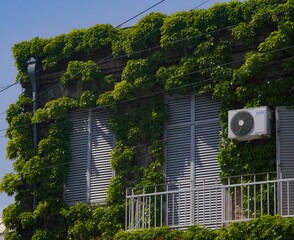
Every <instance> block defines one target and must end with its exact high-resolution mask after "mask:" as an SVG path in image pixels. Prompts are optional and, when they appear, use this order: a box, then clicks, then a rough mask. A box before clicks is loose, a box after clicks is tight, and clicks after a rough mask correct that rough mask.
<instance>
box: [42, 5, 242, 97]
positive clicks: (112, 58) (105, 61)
mask: <svg viewBox="0 0 294 240" xmlns="http://www.w3.org/2000/svg"><path fill="white" fill-rule="evenodd" d="M164 1H165V0H164ZM209 1H210V0H206V1H204V2H202V3H201V4H199V5H197V6H196V7H194V8H192V9H191V10H195V9H196V8H198V7H200V6H202V5H203V4H205V3H207V2H209ZM161 2H163V1H161ZM161 2H159V3H161ZM159 3H157V4H155V5H156V6H157V5H158V4H159ZM155 5H153V6H152V7H154V6H155ZM142 13H143V12H142ZM237 25H238V24H235V25H231V26H227V27H225V28H220V29H217V30H212V31H209V32H206V33H202V34H198V35H195V36H192V37H189V38H184V39H181V40H178V41H175V42H171V43H170V45H172V44H175V43H180V42H182V41H186V40H190V39H193V38H196V37H201V36H205V35H209V34H212V33H214V32H219V31H222V30H225V29H229V28H232V27H235V26H237ZM119 26H120V25H118V26H117V27H119ZM117 27H116V28H117ZM158 30H160V28H157V29H155V30H153V31H152V32H150V33H148V34H147V35H144V37H142V38H139V39H137V40H136V41H135V42H134V43H136V42H139V41H141V40H142V39H145V38H146V37H148V36H149V35H151V34H153V33H154V32H156V31H158ZM158 48H161V46H160V45H158V46H155V47H152V48H148V49H143V50H139V51H136V52H133V53H132V54H130V55H128V54H124V55H120V56H118V57H117V56H114V55H113V54H110V55H109V56H107V57H105V58H103V59H101V60H99V61H94V63H95V64H97V65H98V64H102V63H107V62H110V61H112V60H114V59H115V60H117V59H121V58H125V57H129V56H132V55H136V54H140V53H144V52H148V51H151V50H155V49H158ZM40 71H41V70H40ZM78 74H79V72H78V73H76V74H74V75H73V76H72V77H74V76H76V75H78ZM60 84H62V83H61V82H59V83H57V84H55V85H53V86H51V87H50V88H48V89H46V90H44V91H42V92H39V93H38V94H37V96H40V95H41V94H43V93H45V92H47V91H50V90H51V89H54V88H55V87H57V86H59V85H60Z"/></svg>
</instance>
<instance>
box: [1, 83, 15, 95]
mask: <svg viewBox="0 0 294 240" xmlns="http://www.w3.org/2000/svg"><path fill="white" fill-rule="evenodd" d="M16 84H18V82H15V83H12V84H10V85H8V86H6V87H3V88H2V89H1V90H0V93H1V92H4V91H5V90H7V89H8V88H11V87H13V86H14V85H16Z"/></svg>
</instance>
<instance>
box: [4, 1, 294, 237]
mask: <svg viewBox="0 0 294 240" xmlns="http://www.w3.org/2000/svg"><path fill="white" fill-rule="evenodd" d="M293 33H294V1H293V0H249V1H246V2H239V1H231V2H229V3H218V4H215V5H214V6H213V7H211V8H209V9H208V10H203V9H201V10H199V9H196V10H191V11H188V12H178V13H175V14H172V15H170V16H166V15H164V14H162V13H151V14H149V15H148V16H146V17H144V18H143V19H141V20H140V21H139V22H138V23H137V24H136V25H134V26H133V27H131V28H127V29H120V28H114V27H112V26H111V25H109V24H102V25H96V26H93V27H92V28H89V29H80V30H77V29H75V30H73V31H71V32H70V33H68V34H63V35H60V36H57V37H54V38H50V39H40V38H34V39H32V40H31V41H27V42H21V43H17V44H15V46H14V47H13V54H14V57H15V64H16V67H17V68H18V71H19V73H18V76H17V81H19V82H20V83H21V84H23V86H24V87H25V88H26V91H25V93H24V94H22V95H21V96H20V98H19V100H18V101H17V102H16V103H15V104H12V105H11V106H10V107H9V109H8V110H7V121H8V124H9V128H8V130H7V137H8V138H9V142H8V145H7V158H9V159H12V160H14V170H15V172H14V173H8V174H7V175H6V176H5V177H4V178H3V179H2V181H1V185H0V188H1V191H3V192H6V193H7V194H8V195H15V203H14V204H12V205H10V206H8V207H7V208H6V209H5V210H4V211H3V220H4V223H5V225H6V227H7V229H9V230H10V231H11V232H10V233H9V235H7V237H6V238H7V239H31V238H32V239H65V238H66V237H67V238H68V239H73V238H80V237H82V238H83V239H94V238H95V237H97V236H101V235H102V234H104V236H113V235H114V234H115V232H117V231H118V230H119V229H121V228H123V221H124V193H125V188H126V187H130V186H140V185H143V186H148V185H152V184H158V183H162V182H163V181H164V173H163V165H164V155H163V152H164V139H163V134H162V133H163V126H164V122H165V121H166V118H167V114H166V106H165V104H164V95H165V94H171V95H172V94H185V93H188V92H191V91H194V92H197V93H198V94H210V95H212V97H214V98H217V99H220V100H221V101H222V109H221V112H220V120H221V127H222V129H223V130H222V132H221V135H222V142H221V143H220V153H219V164H220V167H221V169H222V172H221V175H222V176H230V175H237V174H247V173H254V172H255V173H256V172H264V171H273V170H275V138H274V136H273V137H272V139H270V140H265V141H260V142H258V143H237V144H236V143H233V142H232V141H231V140H229V139H227V111H228V110H229V109H234V108H242V107H254V106H261V105H268V106H270V107H272V108H274V107H275V106H280V105H286V106H290V105H293V104H294V98H293V94H294V87H293V82H294V81H293V80H294V79H293V71H294V59H293V55H294V47H293V45H294V39H293ZM237 52H238V53H239V55H235V53H237ZM30 57H35V58H37V59H38V60H39V61H41V63H42V71H43V73H46V74H50V73H53V72H61V73H62V75H61V76H60V84H64V86H69V85H74V84H76V83H77V82H78V81H82V82H84V83H90V84H89V85H88V88H87V89H86V90H85V91H84V92H83V93H82V94H81V96H80V97H78V98H74V97H61V98H60V99H55V100H53V101H50V102H48V103H46V104H44V106H41V108H40V109H39V110H38V111H37V112H36V113H35V114H34V116H32V113H31V104H32V103H31V100H30V97H29V95H30V94H29V87H28V76H27V73H26V71H27V70H26V68H27V64H26V62H27V60H28V59H29V58H30ZM116 60H121V61H124V62H125V66H124V69H123V71H122V73H121V75H120V76H117V75H111V74H107V73H105V72H104V71H103V69H102V67H101V66H100V63H102V62H103V63H105V62H111V61H116ZM91 84H92V85H91ZM93 85H95V88H92V87H91V86H93ZM126 106H128V107H126ZM87 107H113V108H116V109H117V112H116V114H115V115H114V116H113V118H112V119H111V121H110V123H109V126H110V128H111V129H112V131H113V132H114V133H115V135H116V138H117V144H116V147H115V148H114V149H113V151H112V153H111V165H112V167H113V169H115V170H116V173H117V174H116V176H115V177H114V178H113V179H112V180H111V183H110V186H109V188H108V196H107V200H106V204H107V205H106V206H105V207H103V208H102V207H100V206H93V207H91V208H88V207H85V206H84V205H80V204H77V205H75V206H73V207H70V208H69V207H67V206H66V205H65V204H64V203H63V200H62V184H63V182H64V181H65V179H66V176H67V169H68V162H69V160H70V150H69V134H70V124H68V117H67V113H68V111H70V110H71V109H76V108H87ZM130 109H131V110H130ZM32 123H38V124H40V126H42V127H43V130H44V131H43V132H42V138H41V140H40V142H39V145H38V149H33V143H32ZM144 151H145V152H146V151H148V152H149V159H148V164H147V165H146V166H142V164H141V163H140V159H139V157H138V156H140V154H139V153H142V152H144ZM44 176H46V178H44ZM34 184H37V186H38V188H37V190H35V189H34ZM34 194H37V196H38V200H39V202H38V205H37V207H36V209H35V210H34V209H32V202H33V195H34ZM34 228H35V229H34ZM34 230H35V231H34Z"/></svg>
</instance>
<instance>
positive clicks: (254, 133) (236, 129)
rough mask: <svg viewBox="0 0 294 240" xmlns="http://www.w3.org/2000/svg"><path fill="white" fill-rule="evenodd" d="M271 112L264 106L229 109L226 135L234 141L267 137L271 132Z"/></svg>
mask: <svg viewBox="0 0 294 240" xmlns="http://www.w3.org/2000/svg"><path fill="white" fill-rule="evenodd" d="M270 119H271V113H270V109H269V108H268V107H266V106H264V107H258V108H248V109H237V110H230V111H229V116H228V128H229V129H228V137H229V138H231V139H234V140H236V141H250V140H253V139H260V138H268V137H270V134H271V124H270Z"/></svg>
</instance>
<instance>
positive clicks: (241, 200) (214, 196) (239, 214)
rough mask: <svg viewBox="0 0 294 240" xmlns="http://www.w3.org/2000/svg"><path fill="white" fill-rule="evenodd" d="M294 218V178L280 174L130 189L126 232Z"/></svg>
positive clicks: (127, 197) (128, 191)
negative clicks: (277, 216) (270, 217)
mask: <svg viewBox="0 0 294 240" xmlns="http://www.w3.org/2000/svg"><path fill="white" fill-rule="evenodd" d="M266 214H267V215H275V214H280V215H281V216H282V217H291V216H294V178H288V179H276V173H265V174H253V175H246V176H237V177H231V178H227V179H223V180H222V181H221V182H220V180H219V179H208V180H207V181H205V182H202V183H196V187H194V188H181V186H179V185H177V184H173V183H170V184H166V185H156V186H149V187H145V188H129V189H127V190H126V215H125V222H126V226H125V228H126V230H135V229H140V228H150V227H161V226H166V225H167V226H169V227H171V228H178V229H185V228H187V227H189V226H191V225H194V224H201V225H204V226H206V227H208V228H220V227H222V226H226V225H228V224H229V223H231V222H236V221H248V220H251V219H254V218H257V217H260V216H262V215H266Z"/></svg>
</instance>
